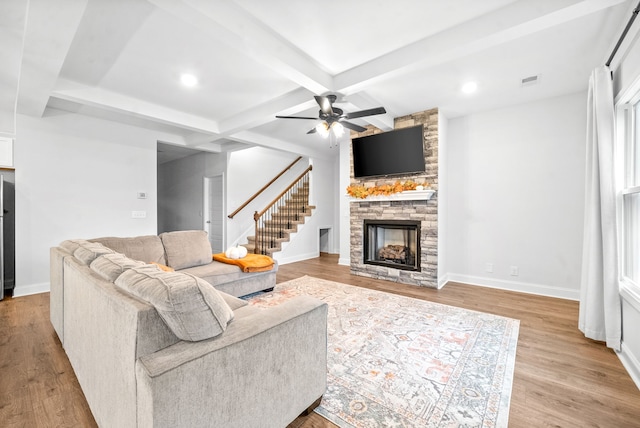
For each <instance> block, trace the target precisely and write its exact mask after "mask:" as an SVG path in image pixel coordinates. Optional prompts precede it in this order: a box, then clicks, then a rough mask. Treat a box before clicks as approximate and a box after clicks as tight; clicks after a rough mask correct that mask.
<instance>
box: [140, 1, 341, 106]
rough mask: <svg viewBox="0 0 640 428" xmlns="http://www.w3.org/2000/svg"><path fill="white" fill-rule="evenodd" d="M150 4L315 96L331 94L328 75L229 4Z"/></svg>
mask: <svg viewBox="0 0 640 428" xmlns="http://www.w3.org/2000/svg"><path fill="white" fill-rule="evenodd" d="M149 1H150V2H151V3H153V4H154V5H156V6H157V7H160V8H162V9H163V10H165V11H167V12H169V13H171V14H173V15H174V16H176V17H178V18H180V19H182V20H184V21H185V22H187V23H189V24H190V25H192V26H194V27H196V28H199V29H200V30H201V31H203V32H205V33H206V34H209V35H211V36H213V37H214V38H216V39H217V40H219V41H220V42H223V43H225V44H227V45H229V46H231V47H232V48H234V49H237V50H238V51H239V52H244V53H245V54H246V55H247V56H249V57H250V58H252V59H254V60H255V61H257V62H259V63H261V64H263V65H265V66H267V67H269V68H271V69H272V70H274V71H275V72H277V73H279V74H280V75H282V76H283V77H286V78H287V79H289V80H291V81H293V82H295V83H297V84H298V85H300V86H301V87H303V88H307V89H308V90H309V91H311V92H312V93H314V94H322V93H325V92H327V91H331V90H332V87H333V79H332V77H331V75H330V74H329V73H327V72H326V71H324V70H322V69H321V68H320V67H319V66H318V65H317V64H316V63H315V62H314V61H312V60H311V58H309V57H308V56H307V55H305V54H304V53H303V52H302V51H300V50H299V49H297V48H296V47H295V46H293V45H292V44H291V43H289V42H288V41H287V40H285V39H284V38H282V37H280V36H279V35H278V34H277V33H275V32H274V31H273V30H271V29H269V28H268V27H267V26H265V25H263V24H262V23H260V22H259V21H258V20H257V19H256V18H255V17H253V16H252V15H251V14H249V13H248V12H247V11H246V10H244V9H242V8H241V7H240V6H238V5H237V4H235V3H234V2H232V1H215V2H212V1H210V0H184V1H180V0H149Z"/></svg>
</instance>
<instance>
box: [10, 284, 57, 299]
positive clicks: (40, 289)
mask: <svg viewBox="0 0 640 428" xmlns="http://www.w3.org/2000/svg"><path fill="white" fill-rule="evenodd" d="M49 290H51V285H50V284H49V283H48V282H43V283H41V284H31V285H22V286H17V285H16V286H15V288H14V289H13V297H22V296H30V295H32V294H40V293H48V292H49Z"/></svg>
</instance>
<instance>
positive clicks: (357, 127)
mask: <svg viewBox="0 0 640 428" xmlns="http://www.w3.org/2000/svg"><path fill="white" fill-rule="evenodd" d="M339 123H341V124H342V126H344V127H345V128H349V129H351V130H352V131H356V132H364V131H366V130H367V128H363V127H362V126H360V125H356V124H355V123H351V122H347V121H346V120H340V121H339Z"/></svg>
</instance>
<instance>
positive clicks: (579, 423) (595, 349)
mask: <svg viewBox="0 0 640 428" xmlns="http://www.w3.org/2000/svg"><path fill="white" fill-rule="evenodd" d="M303 275H310V276H315V277H318V278H324V279H328V280H332V281H338V282H342V283H346V284H352V285H357V286H361V287H366V288H372V289H376V290H381V291H387V292H391V293H397V294H402V295H405V296H409V297H414V298H418V299H423V300H430V301H433V302H438V303H443V304H448V305H453V306H459V307H463V308H467V309H473V310H479V311H484V312H489V313H493V314H498V315H502V316H507V317H512V318H517V319H519V320H520V334H519V338H518V349H517V356H516V365H515V373H514V380H513V390H512V396H511V411H510V415H509V426H510V427H517V428H519V427H607V428H610V427H611V428H627V427H640V391H639V390H638V388H637V387H636V385H635V384H634V383H633V381H632V380H631V378H630V377H629V375H628V374H627V372H626V371H625V370H624V368H623V367H622V364H621V363H620V361H619V360H618V357H617V356H616V355H615V354H614V353H613V352H612V351H611V350H609V349H608V348H606V347H605V346H604V345H603V344H601V343H597V342H593V341H591V340H588V339H585V338H584V336H583V335H582V334H581V333H580V331H578V329H577V319H578V303H577V302H574V301H569V300H562V299H553V298H548V297H540V296H533V295H527V294H520V293H513V292H508V291H502V290H494V289H490V288H482V287H477V286H470V285H464V284H457V283H449V284H447V285H446V286H445V287H444V288H443V289H442V290H432V289H425V288H422V287H414V286H408V285H402V284H395V283H391V282H387V281H380V280H372V279H369V278H363V277H358V276H353V275H350V273H349V268H348V267H345V266H339V265H338V264H337V256H334V255H322V256H321V257H319V258H317V259H312V260H306V261H303V262H298V263H292V264H288V265H283V266H280V270H279V271H278V282H284V281H287V280H290V279H294V278H297V277H300V276H303ZM0 426H2V427H67V426H78V427H94V426H96V424H95V421H94V420H93V417H92V416H91V412H90V410H89V408H88V406H87V403H86V401H85V399H84V395H83V394H82V391H81V390H80V387H79V385H78V383H77V380H76V378H75V375H74V374H73V370H72V369H71V366H70V365H69V361H68V360H67V358H66V355H65V353H64V350H63V349H62V347H61V345H60V342H59V340H58V338H57V336H56V334H55V332H54V330H53V328H52V327H51V324H50V322H49V295H48V294H47V293H45V294H39V295H34V296H27V297H20V298H15V299H12V298H8V299H6V300H5V301H2V302H0ZM300 427H304V428H314V427H334V425H333V424H331V423H329V422H327V421H326V420H325V419H323V418H322V417H320V416H318V415H317V414H315V413H312V414H311V415H309V416H306V417H300V418H298V419H296V420H295V421H293V422H292V423H291V425H290V426H289V428H300Z"/></svg>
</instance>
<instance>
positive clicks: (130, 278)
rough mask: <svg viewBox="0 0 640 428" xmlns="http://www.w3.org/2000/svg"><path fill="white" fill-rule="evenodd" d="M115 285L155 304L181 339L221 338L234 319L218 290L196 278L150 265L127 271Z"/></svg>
mask: <svg viewBox="0 0 640 428" xmlns="http://www.w3.org/2000/svg"><path fill="white" fill-rule="evenodd" d="M115 284H116V286H118V287H120V288H121V289H123V290H125V291H127V292H129V293H131V294H133V295H134V296H136V297H138V298H140V299H142V300H145V301H147V302H149V303H150V304H151V305H153V306H154V307H155V308H156V310H157V311H158V313H159V314H160V316H161V317H162V319H163V320H164V322H165V323H166V324H167V326H168V327H169V328H170V329H171V330H172V331H173V334H175V335H176V336H177V337H178V338H179V339H181V340H187V341H192V342H194V341H198V340H204V339H209V338H211V337H215V336H218V335H219V334H221V333H222V332H224V331H225V329H226V328H227V324H228V323H229V322H230V321H231V320H232V319H233V311H232V310H231V308H230V307H229V305H227V303H226V302H225V301H224V299H223V298H222V296H220V294H219V293H218V291H216V289H215V288H213V287H212V286H211V285H210V284H208V283H207V282H205V281H203V280H201V279H200V278H197V277H195V276H193V275H188V274H185V273H180V272H164V271H162V270H160V269H158V268H157V267H156V266H152V265H147V266H142V267H135V268H131V269H129V270H126V271H125V272H124V273H123V274H122V275H120V276H119V277H118V278H117V279H116V281H115Z"/></svg>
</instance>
